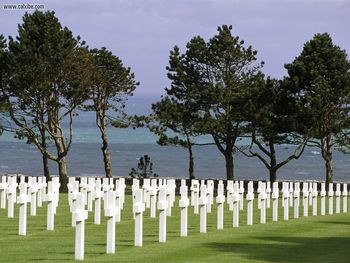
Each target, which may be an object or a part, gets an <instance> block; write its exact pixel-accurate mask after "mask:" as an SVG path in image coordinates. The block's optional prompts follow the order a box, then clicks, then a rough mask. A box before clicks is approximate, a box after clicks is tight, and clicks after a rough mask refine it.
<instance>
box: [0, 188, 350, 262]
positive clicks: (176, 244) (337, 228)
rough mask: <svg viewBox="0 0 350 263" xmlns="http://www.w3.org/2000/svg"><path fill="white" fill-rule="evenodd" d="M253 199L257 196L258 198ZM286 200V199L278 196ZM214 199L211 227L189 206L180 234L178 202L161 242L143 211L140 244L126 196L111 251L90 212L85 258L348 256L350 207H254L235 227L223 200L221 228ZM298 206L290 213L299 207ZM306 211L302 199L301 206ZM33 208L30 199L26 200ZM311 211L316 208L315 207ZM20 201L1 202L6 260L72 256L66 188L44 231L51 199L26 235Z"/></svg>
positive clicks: (1, 258) (0, 257)
mask: <svg viewBox="0 0 350 263" xmlns="http://www.w3.org/2000/svg"><path fill="white" fill-rule="evenodd" d="M254 203H255V206H256V204H257V199H255V200H254ZM279 203H280V204H281V202H279ZM215 208H216V205H214V206H213V211H212V213H211V214H208V218H207V222H208V229H207V233H206V234H200V233H199V215H194V214H193V208H192V207H190V208H189V221H188V222H189V233H188V234H189V235H188V237H180V236H179V222H180V218H179V208H178V207H175V208H173V215H172V217H168V221H167V223H168V226H167V242H166V243H163V244H161V243H158V218H156V219H150V218H149V210H147V211H146V213H144V245H143V247H142V248H140V247H134V245H133V244H134V243H133V242H134V241H133V231H134V224H133V220H132V214H131V199H130V196H127V202H126V205H125V208H124V211H123V215H122V222H121V223H117V231H116V232H117V234H116V245H117V247H116V253H115V254H109V255H107V254H105V250H106V241H105V240H106V220H105V218H104V216H103V214H102V220H101V221H102V223H101V225H94V224H93V213H89V219H88V220H87V221H86V232H85V261H87V262H218V263H219V262H301V261H304V262H350V214H349V213H347V214H335V215H333V216H328V215H327V216H317V217H312V216H309V217H307V218H303V217H302V216H301V217H300V219H297V220H296V219H290V220H289V221H287V222H286V221H282V216H283V214H282V212H283V211H282V209H281V208H280V209H279V216H280V217H279V219H280V221H279V222H272V221H271V209H268V212H267V214H268V218H267V224H266V225H261V224H259V223H258V222H259V213H258V210H257V209H256V210H255V211H254V212H255V214H254V223H255V224H254V225H253V226H247V225H246V213H245V210H244V211H243V212H242V211H241V214H240V227H239V228H233V227H232V215H231V213H230V212H229V211H228V207H227V205H225V223H224V230H221V231H218V230H216V209H215ZM292 211H293V210H292V208H291V209H290V216H292V215H293V212H292ZM300 211H302V207H300ZM28 212H29V206H28ZM309 212H311V209H309ZM17 233H18V207H16V210H15V218H13V219H9V218H7V210H4V209H1V210H0V262H29V261H40V262H55V261H61V262H67V261H71V260H74V235H75V229H74V228H72V227H71V214H70V213H69V209H68V202H67V195H65V194H63V195H61V200H60V204H59V207H58V209H57V214H56V217H55V230H54V231H46V204H45V205H44V206H43V207H42V208H38V215H37V216H36V217H31V216H28V224H27V236H24V237H23V236H18V234H17Z"/></svg>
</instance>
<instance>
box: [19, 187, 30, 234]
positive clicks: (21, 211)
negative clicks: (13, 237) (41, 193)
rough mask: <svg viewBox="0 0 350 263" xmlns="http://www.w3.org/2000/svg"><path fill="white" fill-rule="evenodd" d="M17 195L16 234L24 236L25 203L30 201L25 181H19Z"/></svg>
mask: <svg viewBox="0 0 350 263" xmlns="http://www.w3.org/2000/svg"><path fill="white" fill-rule="evenodd" d="M19 191H20V193H19V196H18V197H17V204H19V229H18V234H19V235H21V236H25V235H26V234H27V203H28V202H30V196H28V194H27V191H28V189H27V183H21V184H20V186H19Z"/></svg>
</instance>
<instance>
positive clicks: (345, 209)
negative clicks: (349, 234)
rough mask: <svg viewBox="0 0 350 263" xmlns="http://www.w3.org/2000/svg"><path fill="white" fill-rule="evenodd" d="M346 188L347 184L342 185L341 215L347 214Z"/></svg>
mask: <svg viewBox="0 0 350 263" xmlns="http://www.w3.org/2000/svg"><path fill="white" fill-rule="evenodd" d="M347 199H348V186H347V184H343V213H346V212H348V203H347Z"/></svg>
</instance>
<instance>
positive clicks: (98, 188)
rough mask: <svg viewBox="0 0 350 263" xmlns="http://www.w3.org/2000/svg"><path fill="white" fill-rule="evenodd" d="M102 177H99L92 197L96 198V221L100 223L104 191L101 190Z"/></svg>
mask: <svg viewBox="0 0 350 263" xmlns="http://www.w3.org/2000/svg"><path fill="white" fill-rule="evenodd" d="M101 187H102V186H101V179H100V178H97V179H96V182H95V189H94V191H93V193H92V198H93V200H94V206H95V213H94V223H95V225H99V224H100V223H101V198H102V196H103V192H102V191H101Z"/></svg>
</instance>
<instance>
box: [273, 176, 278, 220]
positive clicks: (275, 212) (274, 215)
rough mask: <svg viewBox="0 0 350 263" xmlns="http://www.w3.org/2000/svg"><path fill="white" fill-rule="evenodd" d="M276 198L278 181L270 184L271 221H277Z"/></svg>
mask: <svg viewBox="0 0 350 263" xmlns="http://www.w3.org/2000/svg"><path fill="white" fill-rule="evenodd" d="M278 198H279V189H278V182H274V183H273V184H272V221H275V222H277V221H278Z"/></svg>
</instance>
